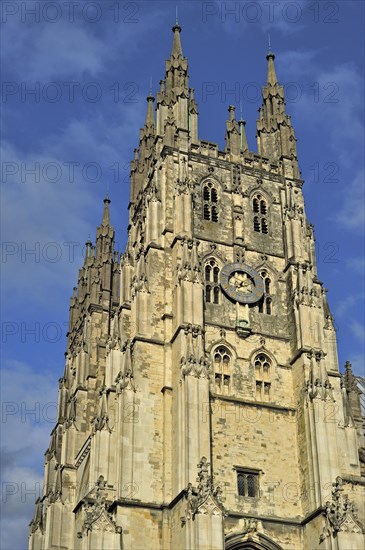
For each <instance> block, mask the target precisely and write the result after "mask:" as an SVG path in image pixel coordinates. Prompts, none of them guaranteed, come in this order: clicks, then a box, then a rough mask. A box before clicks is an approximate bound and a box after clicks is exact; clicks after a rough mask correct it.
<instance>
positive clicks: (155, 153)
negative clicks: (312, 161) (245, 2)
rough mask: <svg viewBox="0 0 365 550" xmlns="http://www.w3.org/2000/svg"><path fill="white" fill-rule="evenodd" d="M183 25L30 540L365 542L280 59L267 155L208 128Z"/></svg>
mask: <svg viewBox="0 0 365 550" xmlns="http://www.w3.org/2000/svg"><path fill="white" fill-rule="evenodd" d="M180 31H181V28H180V26H179V25H178V24H176V25H175V26H174V27H173V46H172V53H171V56H170V57H169V59H168V60H167V62H166V74H165V78H164V79H163V80H161V82H160V90H159V92H158V93H157V97H156V107H155V105H154V102H155V98H154V97H153V96H152V93H151V94H150V95H149V96H148V98H147V115H146V121H145V124H144V127H143V128H142V129H141V132H140V139H139V147H138V148H137V149H135V155H134V159H133V160H132V162H131V191H130V205H129V226H128V231H129V238H128V244H127V247H126V251H125V253H124V254H122V256H121V258H119V257H118V254H117V253H116V252H115V251H114V230H113V227H112V225H111V222H110V219H109V202H110V201H109V199H108V198H106V199H105V201H104V203H105V206H104V213H103V218H102V222H101V225H100V226H99V227H98V229H97V235H96V245H95V246H94V245H93V244H92V243H91V242H88V243H87V246H86V249H87V253H86V257H85V261H84V265H83V267H82V269H81V270H80V272H79V279H78V286H77V287H75V289H74V295H73V297H72V298H71V305H70V326H69V332H68V344H67V353H66V366H65V372H64V375H63V377H62V378H61V379H60V381H59V408H58V420H57V424H56V426H55V427H54V429H53V431H52V434H51V442H50V445H49V448H48V450H47V452H46V455H45V473H44V492H43V497H42V498H41V499H38V501H37V503H36V510H35V514H34V519H33V521H32V522H31V525H30V542H29V548H30V549H31V550H35V549H42V550H52V549H64V550H66V549H67V550H76V549H77V550H122V549H123V550H128V549H134V550H141V549H146V550H223V549H226V550H239V549H240V550H244V549H246V550H247V549H250V550H253V549H256V550H280V549H281V550H309V549H310V550H314V549H320V550H322V549H323V550H335V549H336V550H350V549H351V550H361V549H362V548H363V547H364V536H363V525H364V516H362V517H361V514H363V508H362V502H363V498H364V495H363V489H364V484H365V478H364V477H362V476H364V440H363V439H362V438H361V437H362V435H361V428H362V422H363V420H362V418H361V413H360V408H359V395H358V390H357V387H356V383H355V378H354V376H353V374H352V371H351V365H350V364H346V372H345V374H343V375H341V374H340V372H339V367H338V360H337V345H336V335H335V330H334V325H333V318H332V316H331V313H330V310H329V307H328V304H327V300H326V289H325V288H324V287H323V284H322V283H321V282H320V280H319V279H318V276H317V270H316V258H315V245H314V234H313V226H312V225H311V224H310V223H308V221H307V219H306V215H305V209H304V202H303V195H302V184H303V181H302V180H301V178H300V172H299V169H298V162H297V151H296V138H295V134H294V130H293V127H292V124H291V121H290V116H289V115H288V114H287V113H286V109H285V99H284V91H283V87H282V86H280V84H279V83H278V80H277V76H276V72H275V67H274V58H275V56H274V54H273V53H271V52H269V54H268V55H267V61H268V75H267V83H266V85H265V86H264V88H263V102H262V106H261V108H260V110H259V120H258V122H257V141H258V153H257V154H256V153H254V152H252V151H249V149H248V146H247V140H246V135H245V122H244V121H243V120H242V118H241V120H236V116H235V108H234V107H233V106H230V107H229V109H228V111H229V117H228V120H227V123H226V146H225V149H224V150H223V151H221V150H219V149H218V146H217V145H216V144H214V143H211V142H209V141H204V140H201V139H199V137H198V110H197V105H196V102H195V100H194V90H193V89H192V88H189V80H188V63H187V59H186V58H185V57H184V56H183V52H182V47H181V41H180Z"/></svg>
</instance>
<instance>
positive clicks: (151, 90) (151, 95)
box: [150, 76, 152, 97]
mask: <svg viewBox="0 0 365 550" xmlns="http://www.w3.org/2000/svg"><path fill="white" fill-rule="evenodd" d="M151 96H152V76H150V97H151Z"/></svg>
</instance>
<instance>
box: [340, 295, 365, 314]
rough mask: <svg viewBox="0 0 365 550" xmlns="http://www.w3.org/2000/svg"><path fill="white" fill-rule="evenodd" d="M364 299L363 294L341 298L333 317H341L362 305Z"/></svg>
mask: <svg viewBox="0 0 365 550" xmlns="http://www.w3.org/2000/svg"><path fill="white" fill-rule="evenodd" d="M363 299H364V294H363V293H360V294H351V295H349V296H346V297H342V298H341V302H340V303H339V305H338V306H337V307H336V311H335V315H336V316H339V317H343V316H344V315H347V314H348V311H349V310H350V309H351V308H353V307H354V306H357V305H358V304H359V303H362V301H363Z"/></svg>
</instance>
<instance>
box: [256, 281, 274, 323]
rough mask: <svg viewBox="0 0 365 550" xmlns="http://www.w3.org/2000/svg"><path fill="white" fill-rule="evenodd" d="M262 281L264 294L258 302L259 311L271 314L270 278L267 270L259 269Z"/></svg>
mask: <svg viewBox="0 0 365 550" xmlns="http://www.w3.org/2000/svg"><path fill="white" fill-rule="evenodd" d="M260 275H261V277H262V279H263V281H264V295H263V296H262V298H261V300H260V301H259V303H258V308H259V313H266V315H271V314H272V307H271V304H272V297H271V279H270V275H269V274H268V273H267V271H261V273H260Z"/></svg>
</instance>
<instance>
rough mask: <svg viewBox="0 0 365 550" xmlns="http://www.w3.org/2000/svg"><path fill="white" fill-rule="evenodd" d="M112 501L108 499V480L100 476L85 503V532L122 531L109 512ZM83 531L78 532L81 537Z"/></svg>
mask: <svg viewBox="0 0 365 550" xmlns="http://www.w3.org/2000/svg"><path fill="white" fill-rule="evenodd" d="M109 505H110V502H109V501H107V489H106V482H105V481H104V477H103V476H99V478H98V481H97V482H96V484H95V487H94V488H93V489H92V490H91V491H90V493H89V494H88V495H87V497H86V499H85V503H84V523H83V532H85V531H86V534H88V533H89V531H93V530H95V531H104V532H108V533H121V532H122V528H121V527H118V526H117V525H116V523H115V521H114V519H113V516H112V514H110V513H109V512H108V507H109ZM82 535H83V533H78V536H79V538H81V537H82Z"/></svg>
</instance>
